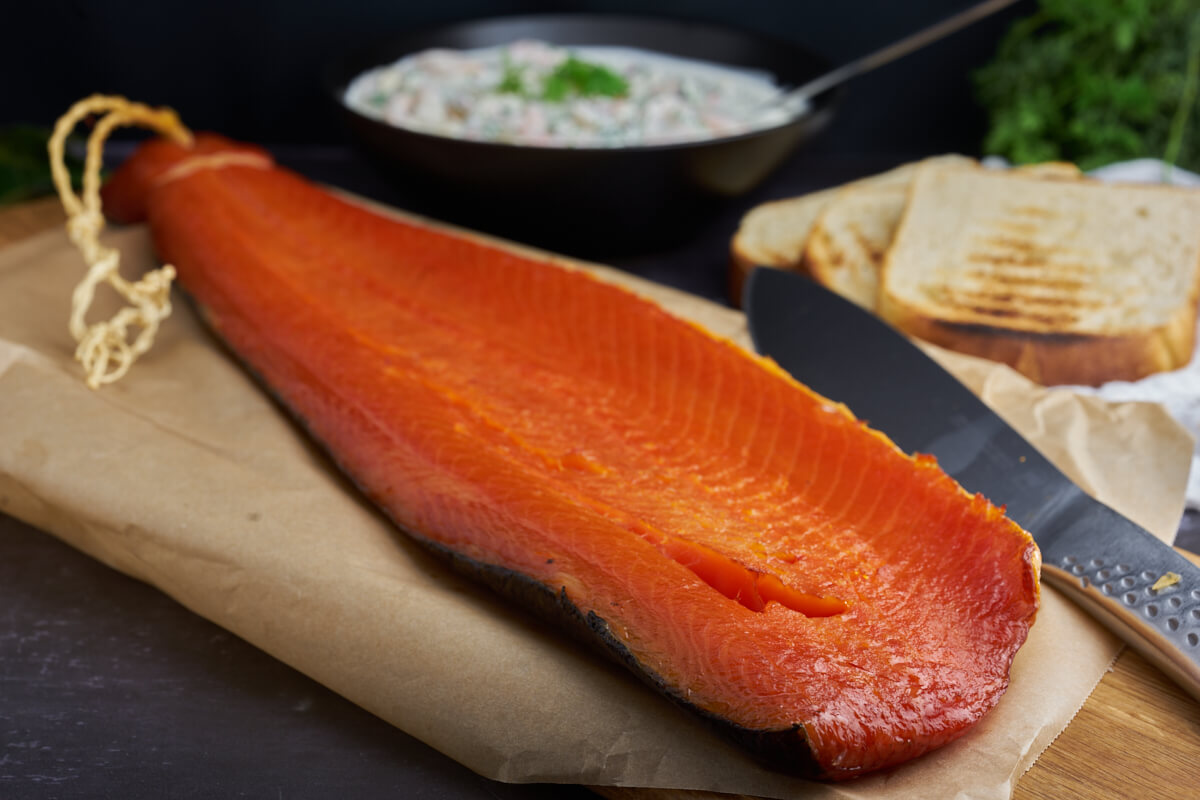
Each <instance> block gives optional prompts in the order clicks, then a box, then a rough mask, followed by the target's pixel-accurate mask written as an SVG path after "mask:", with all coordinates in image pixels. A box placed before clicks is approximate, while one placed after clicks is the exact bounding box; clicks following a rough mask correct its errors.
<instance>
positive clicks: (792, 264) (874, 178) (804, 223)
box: [729, 155, 974, 305]
mask: <svg viewBox="0 0 1200 800" xmlns="http://www.w3.org/2000/svg"><path fill="white" fill-rule="evenodd" d="M926 161H927V162H932V163H947V164H950V163H957V164H971V163H974V162H973V161H972V160H971V159H969V158H967V157H966V156H959V155H943V156H933V157H932V158H930V159H927V160H926ZM923 163H926V162H922V161H916V162H912V163H908V164H901V165H900V166H898V167H895V168H894V169H890V170H888V171H887V172H882V173H879V174H878V175H870V176H867V177H865V178H861V179H859V180H856V181H853V182H851V183H848V184H846V185H845V186H842V187H833V188H831V189H823V190H821V191H817V192H812V193H810V194H805V195H801V196H799V197H788V198H785V199H782V200H772V201H770V202H767V203H763V204H761V205H758V206H755V207H754V208H752V209H750V211H748V212H747V213H746V215H745V216H744V217H742V220H741V223H740V224H739V225H738V229H737V232H736V233H735V234H734V236H733V240H732V242H731V243H730V248H729V249H730V270H729V294H730V298H731V299H732V300H733V302H734V304H735V305H738V304H740V297H741V288H742V284H743V283H744V282H745V280H746V277H747V276H748V275H749V274H750V272H751V270H753V269H754V268H755V267H760V266H761V267H775V268H777V269H790V270H796V271H800V272H807V271H808V267H807V266H806V264H805V249H806V247H807V245H808V243H809V237H810V234H811V233H812V232H813V230H814V226H815V225H816V224H817V222H818V220H819V219H820V217H821V215H822V213H823V212H824V211H825V210H826V208H827V207H828V206H829V205H830V204H831V203H833V201H834V200H835V199H837V198H838V197H839V196H841V195H843V194H844V193H846V192H848V191H850V190H851V189H854V188H858V187H863V188H866V187H882V186H892V187H898V188H902V189H903V190H907V188H908V185H909V182H910V181H911V180H912V176H913V174H914V173H915V172H916V169H917V167H918V166H919V165H920V164H923Z"/></svg>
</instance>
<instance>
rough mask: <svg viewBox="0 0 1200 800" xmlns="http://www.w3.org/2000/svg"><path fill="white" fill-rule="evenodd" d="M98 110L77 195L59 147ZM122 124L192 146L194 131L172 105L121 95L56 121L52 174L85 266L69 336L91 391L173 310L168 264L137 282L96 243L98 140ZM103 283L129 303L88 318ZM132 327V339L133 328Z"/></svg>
mask: <svg viewBox="0 0 1200 800" xmlns="http://www.w3.org/2000/svg"><path fill="white" fill-rule="evenodd" d="M92 114H100V115H102V116H100V117H99V118H98V120H97V122H96V124H95V127H94V128H93V129H92V133H91V135H90V136H89V137H88V142H87V158H86V161H85V162H84V172H83V193H82V196H79V195H76V194H75V192H74V190H73V189H72V188H71V176H70V173H69V172H68V170H67V167H66V161H65V157H64V145H65V142H66V139H67V136H68V135H69V134H70V133H71V131H72V130H74V128H75V126H76V125H77V124H78V123H79V121H80V120H82V119H84V118H85V117H88V116H90V115H92ZM122 125H141V126H143V127H146V128H150V129H152V130H155V131H157V132H158V133H160V134H162V135H163V136H166V137H168V138H170V139H172V140H173V141H175V142H178V143H179V144H181V145H183V146H185V147H191V145H192V134H191V132H190V131H189V130H188V129H187V128H185V127H184V126H183V124H182V123H181V122H180V121H179V117H178V116H177V115H176V114H175V112H174V111H172V110H170V109H153V108H150V107H148V106H145V105H142V104H141V103H133V102H130V101H129V100H126V99H125V98H123V97H111V96H106V95H93V96H92V97H88V98H86V99H84V100H81V101H79V102H78V103H76V104H75V105H73V106H71V108H70V109H69V110H68V111H67V113H66V114H64V115H63V116H62V117H61V118H60V119H59V120H58V122H57V123H56V124H55V126H54V132H53V134H52V135H51V137H50V143H49V150H50V172H51V176H52V177H53V179H54V187H55V189H57V190H58V196H59V199H60V200H61V201H62V204H63V209H64V210H65V211H66V212H67V224H66V227H67V235H68V236H69V237H70V239H71V241H72V242H73V243H74V244H75V246H76V247H77V248H78V249H79V252H80V253H81V254H82V255H83V259H84V261H85V262H87V264H88V271H87V274H86V275H85V276H84V277H83V280H81V281H80V283H79V285H78V286H76V287H75V291H74V292H73V294H72V296H71V318H70V324H69V327H70V331H71V336H73V337H74V339H75V341H76V342H77V345H78V346H77V347H76V350H75V359H76V360H77V361H79V362H80V364H82V365H83V369H84V372H85V373H86V375H87V385H88V386H89V387H91V388H92V389H97V388H99V387H100V386H101V385H103V384H106V383H112V382H114V381H117V380H119V379H120V378H121V377H122V376H123V375H125V373H126V372H128V371H129V368H130V366H131V365H132V364H133V362H134V361H136V360H137V358H138V357H139V356H141V355H142V354H144V353H145V352H146V351H147V350H149V349H150V346H151V345H152V344H153V343H154V336H155V334H156V333H157V332H158V326H159V324H160V323H161V322H162V321H163V320H164V319H166V318H167V317H168V316H169V315H170V314H171V281H172V280H174V278H175V268H174V267H172V266H171V265H170V264H166V265H163V266H162V267H160V268H159V269H155V270H151V271H150V272H148V273H146V274H145V275H143V276H142V277H141V278H140V279H139V280H137V281H132V282H131V281H128V280H126V279H125V278H123V277H121V275H120V272H119V270H120V261H121V255H120V253H119V252H117V251H116V250H114V249H112V248H110V247H105V246H104V245H102V244H100V233H101V232H102V231H103V230H104V214H103V213H102V211H101V208H100V167H101V155H102V149H103V147H104V141H105V140H106V139H107V138H108V136H109V134H111V133H112V131H113V130H114V129H115V128H117V127H118V126H122ZM101 284H108V285H109V286H111V287H112V288H113V289H114V290H116V292H117V293H118V294H120V295H121V297H123V298H124V299H125V301H126V302H127V303H128V304H129V305H127V306H126V307H124V308H122V309H121V310H120V311H118V312H117V313H116V314H115V315H114V316H113V317H112V319H109V320H105V321H100V322H95V323H92V324H90V325H89V324H88V323H87V321H86V319H85V317H86V315H87V312H88V309H89V308H91V305H92V301H93V300H94V298H95V294H96V287H98V286H100V285H101ZM134 329H138V330H137V334H136V336H133V338H132V341H131V338H130V337H131V330H134Z"/></svg>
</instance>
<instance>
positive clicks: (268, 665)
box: [0, 150, 1200, 800]
mask: <svg viewBox="0 0 1200 800" xmlns="http://www.w3.org/2000/svg"><path fill="white" fill-rule="evenodd" d="M280 155H281V160H282V161H284V162H285V163H289V162H290V163H291V164H292V165H293V166H295V167H297V168H299V169H300V170H301V171H303V172H305V173H306V174H308V175H310V176H312V177H314V178H316V179H318V180H323V181H326V182H329V183H332V184H335V185H340V186H343V187H345V188H348V189H350V190H352V191H357V192H359V193H362V194H365V195H368V196H371V197H374V198H376V199H379V200H381V201H383V202H388V203H392V204H395V205H399V206H401V207H407V208H412V209H414V210H417V211H420V210H421V209H420V208H419V207H417V205H416V204H414V203H413V202H412V198H406V197H404V196H403V195H402V193H399V192H398V191H397V190H396V189H395V188H394V187H391V186H388V185H386V184H384V183H382V182H380V181H379V179H378V178H376V177H375V176H374V175H373V174H372V173H371V172H370V171H369V170H367V169H366V168H365V167H364V166H363V165H361V164H360V163H358V162H357V161H356V160H355V159H353V158H352V157H350V156H349V155H348V154H346V153H344V152H342V151H340V150H329V151H305V152H297V153H291V154H288V153H283V154H280ZM897 160H898V159H897V158H896V157H882V156H881V157H853V156H842V157H830V156H825V157H822V156H819V155H813V156H803V155H802V156H801V157H799V158H797V159H796V160H795V161H793V162H792V163H791V164H789V165H788V167H787V168H786V169H785V170H784V171H783V172H782V173H781V174H780V175H779V176H778V177H777V178H775V179H774V180H772V181H771V183H769V184H768V185H767V186H765V187H763V188H762V189H761V190H760V191H759V192H757V193H756V194H755V195H752V196H750V197H747V198H743V199H742V200H741V201H739V202H738V203H735V204H732V205H731V206H730V207H729V208H728V209H727V210H726V211H724V212H723V213H722V214H721V215H719V216H718V217H717V218H715V219H714V220H713V221H712V223H711V225H709V226H707V227H706V228H705V229H704V230H701V231H698V232H697V234H696V236H695V237H694V239H692V240H689V241H687V242H684V243H682V244H679V245H676V246H674V247H671V248H669V249H664V250H660V251H658V252H650V253H641V254H639V255H636V256H621V257H616V258H612V259H610V261H611V263H615V264H616V265H617V266H620V267H622V268H624V269H626V270H628V271H630V272H633V273H635V274H638V275H641V276H643V277H647V278H650V279H652V280H658V281H661V282H663V283H668V284H672V285H675V286H679V287H681V288H685V289H688V290H690V291H692V292H695V293H696V294H700V295H702V296H706V297H709V298H711V299H718V300H719V299H723V298H724V295H725V264H726V261H725V259H726V252H727V246H728V240H729V237H730V235H731V234H732V232H733V230H734V228H735V227H736V223H737V219H738V218H739V217H740V215H741V213H742V212H743V211H744V210H745V209H746V208H749V207H750V206H751V205H753V204H754V203H756V202H760V201H761V200H765V199H768V198H771V197H781V196H788V195H790V194H799V193H802V192H804V191H809V190H812V189H815V188H819V187H821V186H826V185H833V184H836V183H840V182H843V181H845V180H849V179H851V178H854V177H858V176H860V175H863V174H867V173H870V172H874V171H878V170H880V169H883V168H885V167H888V166H891V165H892V164H893V163H895V162H896V161H897ZM61 220H62V216H61V211H59V209H58V206H57V203H56V201H53V200H46V201H36V202H34V203H30V204H25V205H22V206H16V207H11V208H7V209H0V246H3V245H4V244H6V243H11V242H13V241H16V240H19V239H20V238H23V237H25V236H28V235H32V234H34V233H37V232H39V231H41V230H45V229H48V228H50V227H53V226H55V225H57V224H59V223H61ZM64 324H65V323H64ZM0 499H2V498H0ZM0 508H2V503H0ZM1197 516H1198V515H1188V516H1186V517H1185V519H1184V523H1183V527H1182V528H1181V533H1180V539H1179V543H1180V544H1182V545H1184V546H1186V547H1188V548H1190V549H1191V550H1193V551H1200V520H1198V519H1197ZM468 712H469V710H465V713H468ZM1198 776H1200V704H1197V703H1196V702H1195V701H1194V700H1192V699H1191V698H1189V697H1187V696H1185V695H1184V694H1183V693H1182V692H1180V691H1179V690H1178V689H1177V688H1176V687H1175V686H1174V685H1173V684H1171V683H1169V682H1167V681H1166V679H1165V678H1164V677H1163V676H1162V675H1161V674H1160V673H1158V671H1157V670H1156V669H1154V668H1153V667H1152V666H1150V665H1149V664H1148V663H1147V662H1146V661H1145V660H1144V659H1142V658H1141V657H1140V656H1138V655H1136V654H1134V653H1132V652H1129V651H1126V652H1124V653H1123V654H1122V655H1121V656H1120V657H1119V658H1118V659H1117V661H1116V663H1115V665H1114V668H1113V670H1112V672H1110V673H1109V674H1108V675H1106V676H1105V677H1104V679H1103V680H1102V681H1101V682H1100V685H1099V686H1098V688H1097V689H1096V691H1095V692H1094V693H1093V695H1092V696H1091V698H1089V699H1088V701H1087V703H1086V704H1085V705H1084V707H1083V709H1082V710H1081V712H1080V713H1079V715H1078V717H1077V718H1076V719H1075V720H1074V721H1073V722H1072V723H1071V724H1070V726H1068V728H1067V729H1066V731H1065V732H1064V733H1063V734H1062V736H1060V737H1059V738H1058V740H1057V741H1055V743H1054V744H1053V745H1052V746H1051V747H1050V748H1049V750H1047V751H1046V753H1045V754H1044V755H1043V756H1042V758H1041V759H1040V760H1039V761H1038V763H1037V764H1036V765H1035V766H1034V767H1033V769H1031V770H1030V771H1029V772H1028V773H1027V774H1026V775H1025V776H1024V777H1023V778H1022V779H1021V781H1020V783H1019V784H1018V785H1017V787H1016V791H1015V793H1014V797H1017V798H1047V799H1049V798H1053V799H1054V800H1063V799H1064V798H1116V797H1178V798H1183V797H1188V796H1196V793H1197V792H1200V789H1198V788H1197V787H1198V786H1200V784H1198V783H1197V781H1198ZM591 791H595V792H598V793H600V794H602V795H604V796H607V797H610V798H621V799H623V800H668V799H670V800H674V799H675V798H685V797H686V798H695V797H697V796H698V795H697V794H695V793H687V792H672V791H650V790H632V789H615V788H598V789H593V790H591ZM242 796H245V797H273V798H274V797H286V798H307V797H313V798H326V797H334V796H347V797H356V798H357V797H384V796H396V797H431V798H434V797H437V798H441V797H465V798H550V797H555V798H570V797H576V796H591V792H590V791H589V790H587V789H585V788H583V787H563V786H529V785H524V786H513V785H504V784H499V783H495V782H493V781H489V780H486V779H484V778H480V777H479V776H477V775H474V774H473V773H471V772H470V771H468V770H466V769H465V768H463V767H461V766H459V765H458V764H456V763H454V762H452V761H450V760H449V759H447V758H446V757H445V756H442V755H441V754H439V753H437V752H435V751H433V750H431V749H430V748H428V747H426V746H425V745H424V744H422V743H421V742H419V741H416V740H415V739H412V738H411V737H409V736H407V735H406V734H404V733H402V732H401V731H399V730H397V729H395V728H393V727H392V726H390V725H388V724H387V723H384V722H383V721H381V720H379V719H377V718H376V717H374V716H372V715H371V714H369V713H367V712H366V711H363V710H362V709H360V708H358V707H356V706H354V705H352V704H351V703H349V702H348V701H346V700H344V699H342V698H341V697H339V696H337V695H335V694H333V693H332V692H330V691H329V690H327V689H325V688H324V687H322V686H320V685H318V684H316V683H314V682H313V681H311V680H309V679H308V678H306V677H304V676H303V675H301V674H299V673H297V672H296V671H294V670H292V669H291V668H290V667H288V666H286V665H284V664H282V663H281V662H278V661H276V660H275V659H273V658H271V657H270V656H267V655H265V654H264V653H262V652H261V651H259V650H257V649H256V648H254V647H252V646H250V645H248V644H246V643H245V642H243V641H241V640H240V639H238V638H237V637H235V636H233V635H232V634H230V633H228V632H226V631H224V630H222V629H220V628H218V627H216V626H215V625H212V624H211V623H209V622H207V621H205V620H203V619H201V618H200V617H197V616H195V615H194V614H192V613H191V612H189V611H187V610H186V609H184V608H182V607H181V606H179V605H178V604H176V603H175V602H174V601H172V600H171V599H169V598H168V597H166V596H165V595H162V594H161V593H159V592H158V591H157V590H155V589H152V588H150V587H149V586H146V585H144V584H142V583H139V582H137V581H134V580H132V579H130V578H127V577H125V576H124V575H121V574H119V573H117V572H115V571H113V570H111V569H109V568H107V567H105V566H103V565H102V564H100V563H98V562H96V561H93V560H92V559H90V558H88V557H86V556H84V555H82V554H80V553H78V552H77V551H74V550H72V549H71V548H69V547H67V546H66V545H64V544H62V543H60V542H59V541H58V540H56V539H54V538H53V537H52V536H50V535H48V534H45V533H43V532H41V531H38V530H35V529H33V528H30V527H29V526H27V525H25V524H23V523H21V522H19V521H17V520H15V519H13V518H12V517H9V516H7V515H4V514H2V513H0V798H76V797H79V798H83V797H87V798H94V797H121V798H141V797H146V798H168V797H169V798H187V797H204V798H209V797H242Z"/></svg>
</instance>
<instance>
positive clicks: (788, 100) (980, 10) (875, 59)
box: [771, 0, 1016, 116]
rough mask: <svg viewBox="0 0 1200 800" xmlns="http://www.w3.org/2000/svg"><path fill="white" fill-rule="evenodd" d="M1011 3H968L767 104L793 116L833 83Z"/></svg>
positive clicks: (1007, 0)
mask: <svg viewBox="0 0 1200 800" xmlns="http://www.w3.org/2000/svg"><path fill="white" fill-rule="evenodd" d="M1015 2H1016V0H985V1H984V2H982V3H979V4H978V5H974V6H971V7H970V8H967V9H965V10H963V11H960V12H958V13H957V14H953V15H951V16H949V17H947V18H946V19H944V20H942V21H941V22H938V23H935V24H933V25H930V26H929V27H928V28H924V29H922V30H920V31H917V32H916V33H913V34H911V35H909V36H906V37H905V38H903V39H901V40H900V41H898V42H894V43H892V44H889V45H887V46H886V47H883V48H881V49H879V50H876V51H875V52H873V53H869V54H867V55H865V56H862V57H861V58H856V59H855V60H853V61H851V62H850V63H848V64H844V65H843V66H840V67H837V68H836V69H832V70H830V71H829V72H825V73H823V74H821V75H819V76H817V77H816V78H813V79H812V80H810V81H808V82H807V83H804V84H802V85H801V86H798V87H796V88H795V89H789V90H788V91H786V92H784V93H783V94H781V95H779V97H778V98H776V99H775V100H774V101H772V103H771V105H778V106H780V107H782V108H784V109H786V110H789V111H790V112H791V113H792V115H793V116H799V115H801V114H804V113H806V112H807V111H808V109H809V106H810V101H811V100H812V99H813V98H814V97H816V96H817V95H819V94H821V93H822V92H825V91H828V90H829V89H832V88H833V87H835V86H840V85H841V84H843V83H845V82H846V81H848V80H850V79H851V78H855V77H858V76H859V75H862V74H863V73H864V72H870V71H871V70H873V69H876V68H878V67H881V66H883V65H884V64H888V63H891V62H892V61H895V60H896V59H898V58H900V57H902V56H906V55H908V54H909V53H911V52H913V51H914V50H919V49H920V48H922V47H925V46H926V45H928V44H932V43H933V42H936V41H938V40H939V39H944V38H945V37H947V36H949V35H950V34H952V33H955V32H956V31H959V30H961V29H962V28H965V27H966V26H968V25H970V24H971V23H972V22H976V21H978V20H981V19H983V18H984V17H987V16H990V15H992V14H994V13H995V12H997V11H999V10H1001V9H1003V8H1006V7H1008V6H1010V5H1012V4H1013V3H1015Z"/></svg>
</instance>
